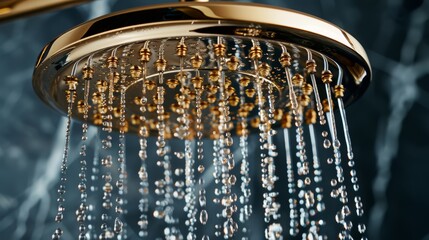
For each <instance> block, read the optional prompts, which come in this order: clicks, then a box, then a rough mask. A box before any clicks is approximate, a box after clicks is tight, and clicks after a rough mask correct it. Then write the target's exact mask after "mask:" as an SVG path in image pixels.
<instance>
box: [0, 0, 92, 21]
mask: <svg viewBox="0 0 429 240" xmlns="http://www.w3.org/2000/svg"><path fill="white" fill-rule="evenodd" d="M89 1H90V0H2V1H0V22H3V21H8V20H12V19H15V18H19V17H24V16H27V15H30V14H35V13H38V12H43V11H49V10H53V9H60V8H65V7H70V6H73V5H76V4H80V3H84V2H89Z"/></svg>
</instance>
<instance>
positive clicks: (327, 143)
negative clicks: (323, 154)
mask: <svg viewBox="0 0 429 240" xmlns="http://www.w3.org/2000/svg"><path fill="white" fill-rule="evenodd" d="M323 147H324V148H326V149H328V148H330V147H331V141H329V139H325V140H323Z"/></svg>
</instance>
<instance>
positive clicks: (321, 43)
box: [33, 2, 371, 112]
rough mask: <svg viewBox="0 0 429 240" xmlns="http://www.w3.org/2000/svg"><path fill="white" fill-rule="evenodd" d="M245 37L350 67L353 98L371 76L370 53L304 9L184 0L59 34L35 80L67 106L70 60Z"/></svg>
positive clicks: (47, 97)
mask: <svg viewBox="0 0 429 240" xmlns="http://www.w3.org/2000/svg"><path fill="white" fill-rule="evenodd" d="M216 36H224V37H232V38H234V37H239V38H245V39H248V40H251V39H256V40H262V41H267V42H272V43H274V44H276V43H279V44H287V45H289V46H292V45H294V46H297V47H299V48H300V49H309V50H312V51H313V52H315V53H320V54H322V55H325V56H327V57H328V58H329V59H332V60H333V61H335V62H336V63H338V64H339V66H341V68H342V69H343V70H344V79H343V82H344V84H345V85H346V87H347V89H348V91H349V94H348V95H347V98H345V99H344V101H345V104H346V105H347V104H350V103H351V102H354V101H355V100H356V99H358V98H359V97H360V96H361V95H362V94H363V93H364V92H365V91H366V89H367V87H368V86H369V83H370V79H371V68H370V64H369V61H368V57H367V55H366V53H365V51H364V49H363V47H362V46H361V45H360V44H359V42H358V41H357V40H356V39H355V38H354V37H352V36H351V35H350V34H348V33H347V32H345V31H344V30H342V29H341V28H339V27H337V26H335V25H333V24H331V23H329V22H326V21H324V20H321V19H319V18H317V17H313V16H310V15H307V14H304V13H300V12H297V11H293V10H288V9H282V8H276V7H271V6H266V5H259V4H247V3H246V4H243V3H225V2H208V3H203V2H182V3H174V4H162V5H155V6H149V7H142V8H135V9H131V10H127V11H122V12H117V13H112V14H109V15H106V16H103V17H100V18H97V19H94V20H91V21H89V22H86V23H83V24H81V25H79V26H77V27H75V28H73V29H71V30H70V31H68V32H66V33H64V34H63V35H61V36H59V37H58V38H57V39H55V40H54V41H53V42H51V43H50V44H48V45H47V46H46V47H45V48H44V49H43V51H42V52H41V54H40V56H39V59H38V60H37V63H36V68H35V71H34V76H33V86H34V88H35V90H36V92H37V93H38V95H39V96H40V97H41V98H42V99H43V100H44V101H46V102H47V103H48V104H49V105H50V106H52V107H54V108H56V109H59V110H60V111H62V112H64V111H65V106H66V105H64V102H63V101H64V98H63V96H62V95H61V94H60V95H59V92H58V90H59V88H60V87H61V86H60V85H61V81H60V78H61V76H62V75H63V74H65V73H64V71H65V70H66V69H70V65H71V64H73V63H76V62H78V61H80V59H82V58H85V57H88V56H89V55H91V54H94V53H99V52H102V51H105V50H107V49H112V48H116V47H118V46H125V45H128V44H132V43H141V42H143V41H146V40H153V39H163V38H165V39H167V38H168V39H173V38H179V37H186V38H198V37H203V38H204V37H216Z"/></svg>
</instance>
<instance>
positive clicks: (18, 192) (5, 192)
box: [0, 0, 429, 240]
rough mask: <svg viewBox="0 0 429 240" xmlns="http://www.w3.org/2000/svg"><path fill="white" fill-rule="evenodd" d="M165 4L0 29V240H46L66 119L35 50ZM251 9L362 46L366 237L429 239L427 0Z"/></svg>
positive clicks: (356, 120)
mask: <svg viewBox="0 0 429 240" xmlns="http://www.w3.org/2000/svg"><path fill="white" fill-rule="evenodd" d="M35 1H36V0H35ZM162 2H168V1H166V0H158V1H154V0H127V1H124V0H122V1H114V0H97V1H94V2H91V3H87V4H82V5H79V6H75V7H71V8H68V9H63V10H56V11H52V12H48V13H42V14H39V15H35V16H30V17H24V18H20V19H17V20H12V21H8V22H2V23H0V239H35V240H36V239H49V238H50V236H51V234H52V231H53V229H55V225H54V223H53V216H54V214H55V208H56V202H55V199H56V194H55V193H56V186H57V181H58V169H59V162H60V159H61V154H62V147H63V141H64V132H65V120H64V117H63V116H62V114H59V113H57V112H55V111H54V110H52V109H51V108H49V107H47V106H46V105H44V104H43V103H42V101H41V100H40V99H39V98H38V97H37V96H36V95H35V93H34V91H33V89H32V83H31V80H32V71H33V67H34V64H35V61H36V58H37V56H38V54H39V52H40V50H41V49H42V47H43V46H44V45H45V44H47V43H48V42H50V41H51V40H52V39H53V38H55V37H56V36H58V35H59V34H61V33H63V32H64V31H66V30H68V29H69V28H71V27H73V26H75V25H77V24H79V23H82V22H84V21H86V20H89V19H91V18H94V17H97V16H100V15H103V14H106V13H109V12H112V11H117V10H121V9H126V8H129V7H135V6H146V5H149V4H155V3H162ZM240 2H246V1H240ZM253 2H257V3H265V4H270V5H274V6H280V7H287V8H292V9H295V10H299V11H302V12H306V13H309V14H312V15H315V16H318V17H320V18H323V19H325V20H328V21H330V22H332V23H334V24H336V25H338V26H340V27H341V28H343V29H345V30H346V31H347V32H349V33H351V34H352V35H353V36H355V37H356V38H357V39H358V40H359V41H360V42H361V43H362V45H363V46H364V48H365V49H366V50H367V53H368V55H369V59H370V61H371V64H372V68H373V80H372V85H371V86H370V88H369V90H368V91H367V92H366V93H365V95H364V96H363V97H362V98H361V99H360V100H359V101H357V102H356V103H354V104H352V105H351V106H349V107H348V109H347V113H348V119H349V126H350V132H351V135H352V142H353V148H354V151H355V159H356V162H357V170H358V176H359V180H360V186H361V187H360V193H361V195H362V199H363V202H364V209H365V221H366V222H367V226H368V237H369V239H374V240H378V239H380V240H388V239H389V240H392V239H393V240H396V239H407V240H414V239H415V240H429V221H428V218H427V216H429V188H428V187H427V185H428V183H429V157H428V154H429V141H428V136H429V41H428V40H427V39H429V22H428V19H429V1H424V0H378V1H372V0H350V1H339V0H321V1H315V0H300V1H296V0H290V1H285V0H270V1H264V0H257V1H253ZM76 162H77V161H76ZM71 164H73V162H72V163H71ZM75 165H78V164H77V163H75ZM75 170H77V167H76V169H75ZM73 171H74V170H73V168H72V170H71V173H70V174H75V175H77V171H75V172H73ZM284 172H285V171H284ZM280 177H285V176H280ZM255 211H256V212H258V211H260V210H255ZM261 231H262V230H261ZM255 239H257V238H255Z"/></svg>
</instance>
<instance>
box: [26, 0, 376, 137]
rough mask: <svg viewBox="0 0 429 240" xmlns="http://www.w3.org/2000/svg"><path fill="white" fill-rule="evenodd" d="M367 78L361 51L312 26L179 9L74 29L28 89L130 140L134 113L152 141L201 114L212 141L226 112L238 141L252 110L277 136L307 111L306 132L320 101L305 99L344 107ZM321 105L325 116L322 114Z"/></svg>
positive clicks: (308, 21)
mask: <svg viewBox="0 0 429 240" xmlns="http://www.w3.org/2000/svg"><path fill="white" fill-rule="evenodd" d="M311 75H313V76H314V77H315V79H316V81H315V82H312V81H311V78H310V76H311ZM370 78H371V69H370V65H369V61H368V58H367V56H366V53H365V51H364V50H363V48H362V46H361V45H360V44H359V43H358V42H357V41H356V40H355V39H354V38H353V37H352V36H351V35H349V34H348V33H346V32H345V31H344V30H342V29H340V28H338V27H336V26H334V25H332V24H330V23H328V22H325V21H323V20H321V19H318V18H316V17H313V16H310V15H307V14H304V13H300V12H296V11H292V10H286V9H280V8H275V7H268V6H265V5H257V4H241V3H225V2H219V3H216V2H215V3H202V2H192V3H189V2H187V3H175V4H168V5H156V6H150V7H143V8H136V9H131V10H127V11H123V12H119V13H114V14H110V15H107V16H104V17H101V18H97V19H95V20H92V21H89V22H86V23H84V24H82V25H79V26H77V27H75V28H74V29H72V30H70V31H68V32H67V33H65V34H63V35H61V36H60V37H58V38H57V39H55V40H54V41H53V42H51V43H50V44H48V45H47V46H46V47H45V48H44V49H43V51H42V53H41V55H40V57H39V59H38V61H37V64H36V68H35V71H34V80H33V85H34V88H35V90H36V92H37V93H38V95H39V96H40V97H41V98H42V99H43V100H44V101H45V102H47V103H48V104H49V105H50V106H52V107H54V108H56V109H58V110H60V111H62V112H67V108H68V105H69V104H68V103H69V101H68V100H67V96H70V95H72V96H73V100H72V101H74V99H78V100H79V99H80V100H79V101H77V100H76V104H74V105H73V106H72V116H73V118H75V119H80V120H83V119H84V116H85V115H87V117H88V121H89V123H93V124H95V125H100V124H102V122H103V121H102V119H101V118H102V116H103V115H104V113H105V112H107V111H111V112H112V113H113V114H112V121H111V126H108V127H111V128H113V129H119V128H122V130H124V131H133V132H138V131H139V125H140V123H141V120H142V119H141V115H142V111H143V112H144V114H143V115H144V116H145V119H144V120H147V121H145V122H146V123H145V124H147V125H148V127H149V129H150V130H151V131H150V133H153V134H154V133H156V132H158V131H157V130H159V129H158V128H157V123H158V122H160V120H162V121H163V122H166V127H167V136H168V135H170V136H180V135H181V134H180V133H178V132H180V125H181V121H183V119H180V116H182V115H183V114H182V112H183V111H184V109H187V110H186V111H189V114H188V117H189V120H190V121H191V123H192V122H195V118H196V117H195V116H196V115H197V112H199V111H201V112H200V113H199V114H200V115H201V116H202V121H203V126H204V131H203V133H204V136H206V137H216V134H217V132H218V131H219V130H217V129H218V127H217V125H218V124H219V122H216V121H217V120H216V119H218V116H222V115H223V113H222V112H221V111H224V109H225V107H224V106H226V105H228V115H229V116H230V118H231V119H230V120H231V121H228V123H229V125H228V126H226V128H228V129H229V130H231V129H236V130H237V131H238V132H239V131H240V126H238V125H239V124H238V122H239V119H240V118H242V119H246V121H247V122H248V123H249V125H250V126H252V127H254V128H255V129H256V128H258V126H259V123H260V122H261V114H260V111H258V106H259V107H260V106H261V104H260V102H263V103H264V104H263V105H264V106H265V107H266V108H267V112H270V110H269V109H268V108H270V109H271V110H272V112H270V114H272V118H273V119H275V120H276V121H273V122H272V125H274V126H281V127H287V126H288V124H290V122H291V121H290V115H291V114H288V112H289V111H291V110H290V109H292V108H293V107H295V108H296V109H301V110H302V111H305V110H307V112H308V114H304V116H305V118H306V119H307V120H306V121H307V122H311V121H315V120H314V119H315V118H316V114H315V110H314V109H316V107H315V105H317V101H316V100H317V99H315V98H317V97H319V98H320V99H327V98H328V96H326V93H323V92H322V93H321V94H320V96H314V95H312V94H311V93H312V92H313V91H312V89H313V88H315V87H318V88H319V89H323V88H324V87H325V84H329V86H330V88H331V89H332V92H333V94H334V95H335V96H336V97H342V98H343V101H344V103H345V105H348V104H350V103H352V102H353V101H355V100H356V99H358V98H359V97H360V96H361V95H362V94H363V92H364V91H365V90H366V89H367V87H368V85H369V82H370ZM85 84H88V88H87V89H88V90H87V92H85V91H84V89H85V88H84V87H83V86H84V85H85ZM159 87H162V91H163V93H164V96H165V97H163V99H161V100H160V99H159V96H160V95H159V94H158V93H159V91H158V90H160V89H159ZM123 88H124V89H125V91H121V89H123ZM157 89H158V90H157ZM110 90H113V91H110ZM291 91H292V92H294V93H293V95H294V96H293V98H292V96H291ZM108 92H109V93H108ZM122 92H123V94H125V95H126V97H125V102H122V103H121V102H120V99H122V98H120V97H119V96H120V94H121V93H122ZM70 93H72V94H70ZM86 95H88V96H86ZM269 97H272V98H274V99H275V101H269ZM85 98H87V99H89V101H88V104H89V105H90V106H88V108H85V104H86V103H85ZM195 99H199V101H196V100H195ZM293 99H295V100H296V103H295V102H294V101H295V100H293ZM109 101H111V104H109ZM103 102H104V104H103ZM160 102H161V103H160ZM265 102H266V103H265ZM91 103H92V104H91ZM271 103H274V104H275V106H269V104H271ZM320 103H321V104H322V101H321V102H320ZM121 104H124V110H125V113H124V115H123V116H124V117H125V119H126V121H124V123H123V124H122V125H121V124H120V123H121V121H120V118H121V116H122V113H121V110H120V109H121V107H120V106H121ZM160 104H162V106H163V112H162V113H161V114H160V113H159V109H157V105H160ZM197 104H198V106H197ZM323 104H324V105H323V106H324V108H325V111H327V109H329V106H328V105H329V104H328V103H327V102H326V101H325V102H324V103H323ZM293 105H295V106H293ZM108 106H110V107H111V108H113V109H108ZM323 106H322V107H323ZM85 109H89V112H88V114H85ZM262 117H264V116H262ZM176 119H178V120H177V121H176ZM213 125H216V127H215V128H214V127H213ZM174 129H176V130H174ZM193 134H195V133H190V134H189V136H192V135H193Z"/></svg>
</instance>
